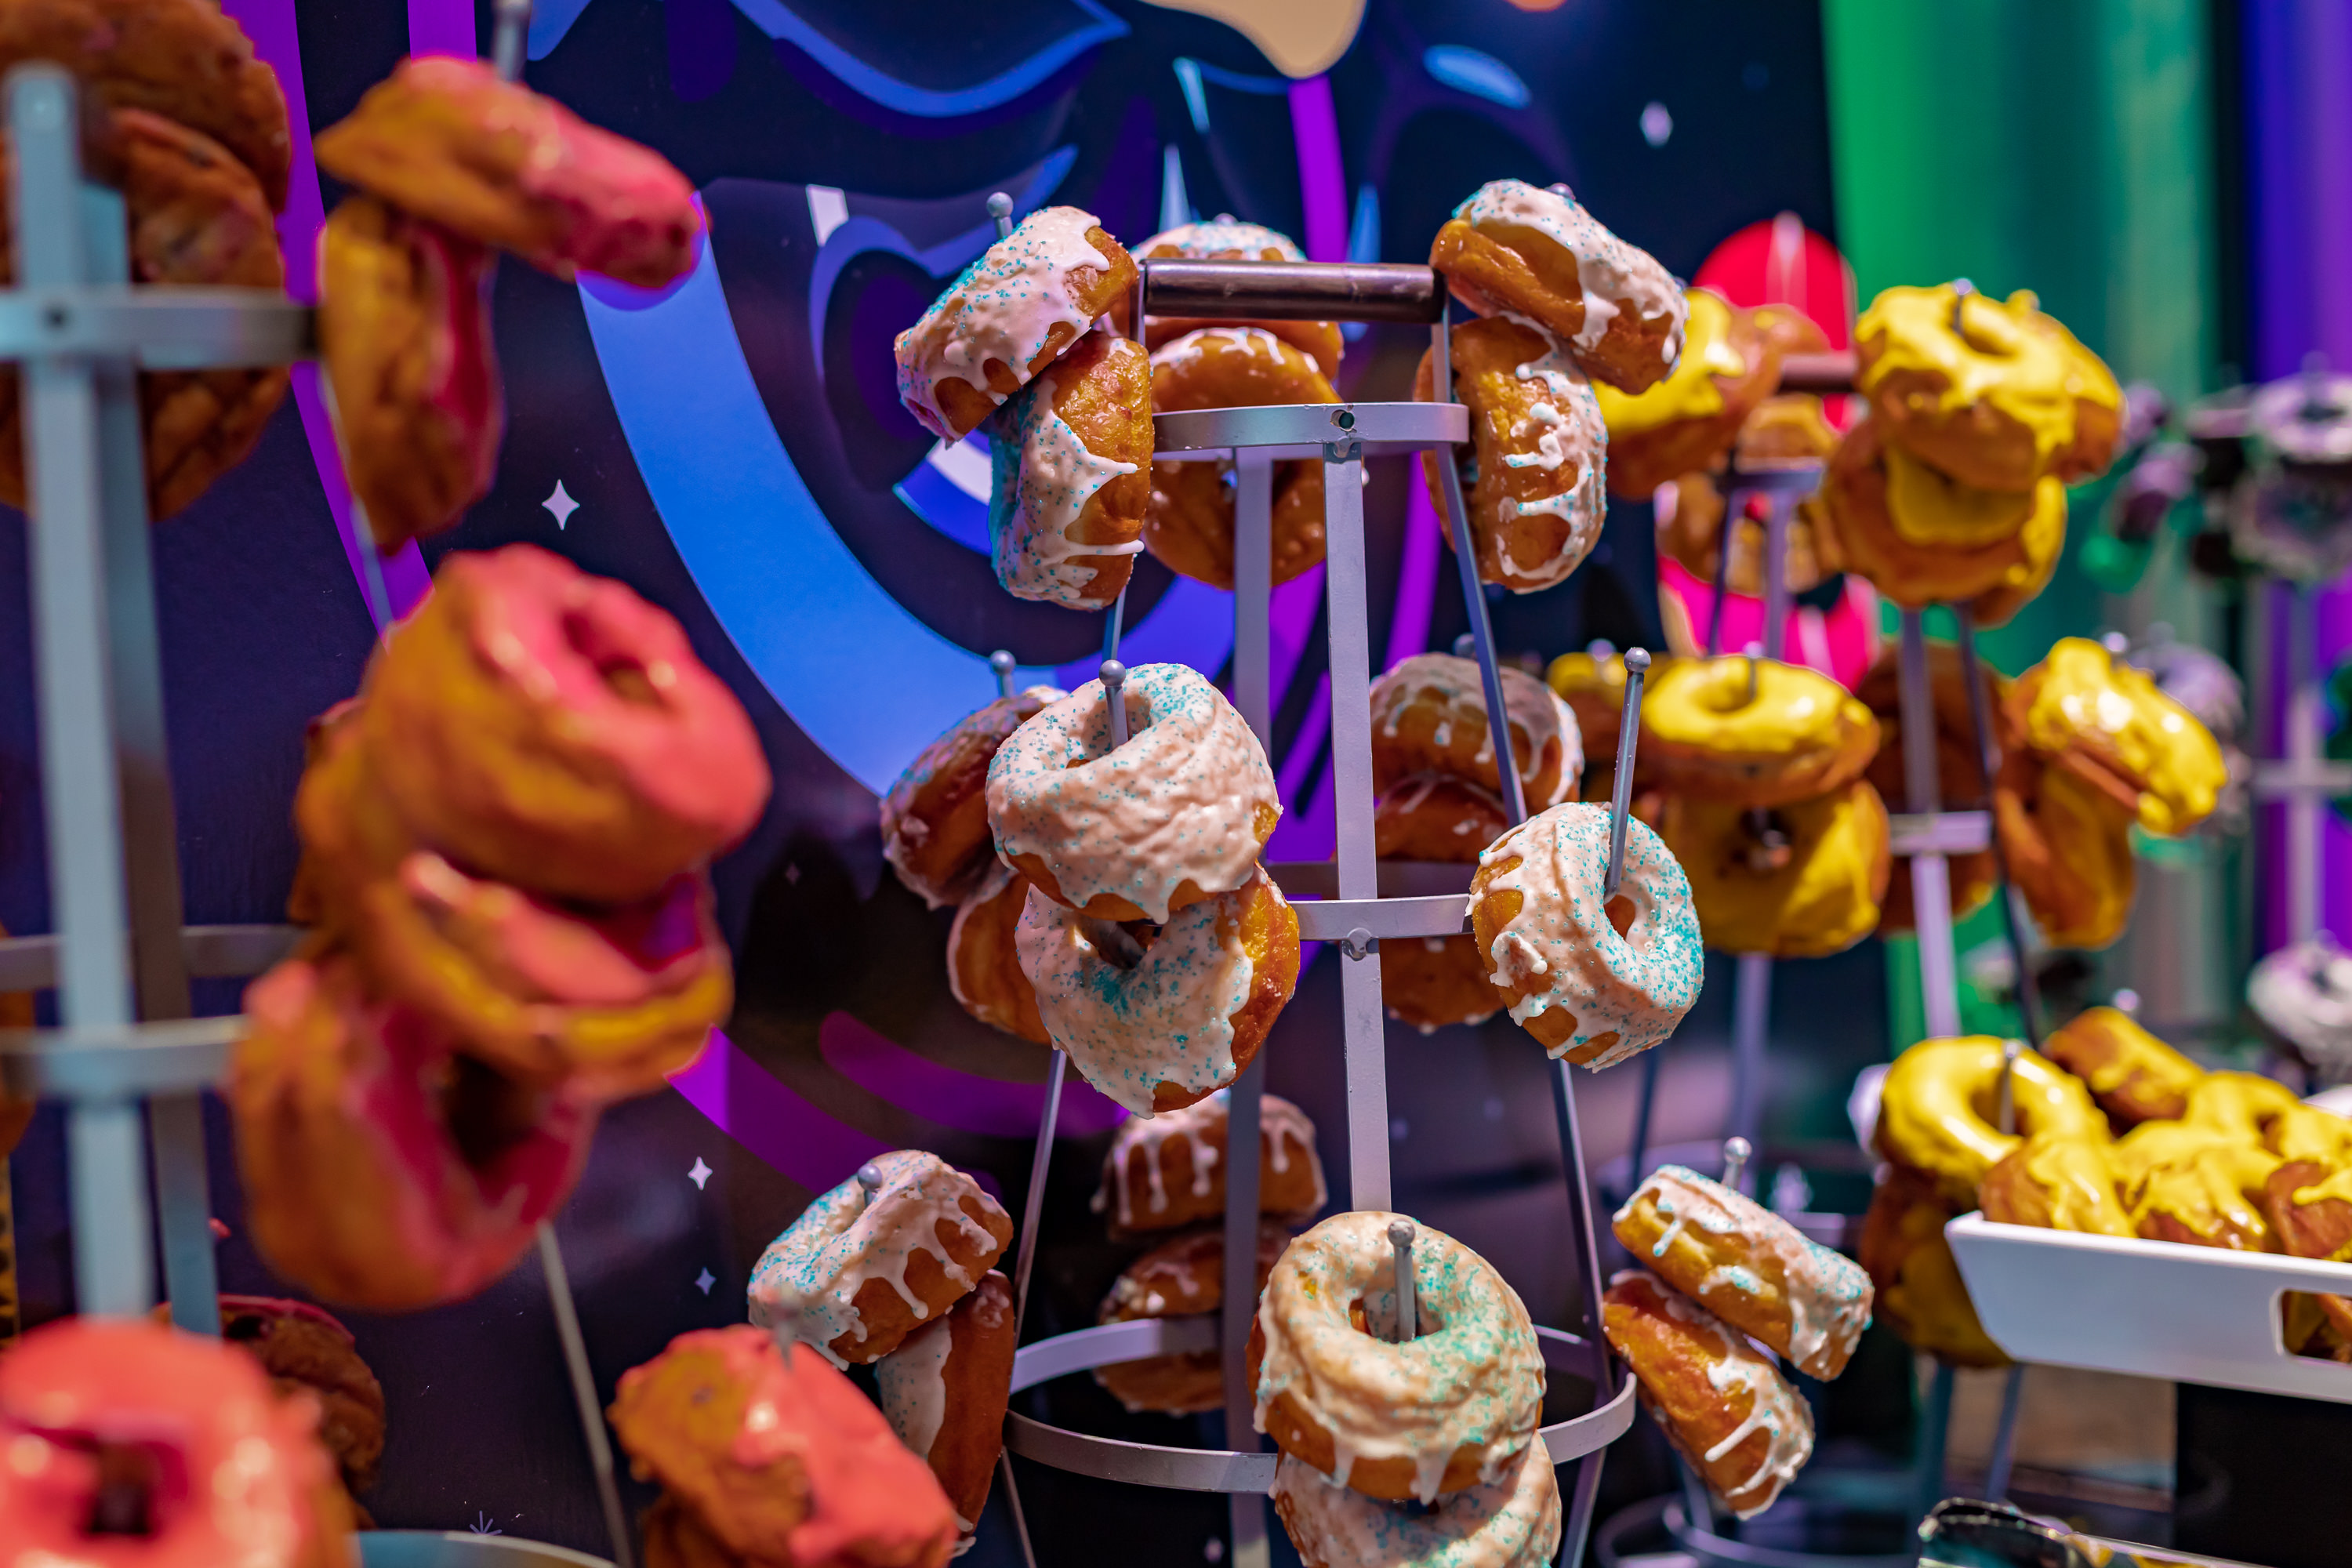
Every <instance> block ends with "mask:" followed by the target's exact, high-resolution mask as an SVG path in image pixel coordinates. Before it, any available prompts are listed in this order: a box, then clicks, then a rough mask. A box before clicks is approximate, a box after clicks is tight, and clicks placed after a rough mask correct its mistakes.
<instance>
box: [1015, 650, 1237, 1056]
mask: <svg viewBox="0 0 2352 1568" xmlns="http://www.w3.org/2000/svg"><path fill="white" fill-rule="evenodd" d="M1127 712H1128V742H1127V744H1125V745H1123V746H1121V747H1119V748H1118V750H1116V751H1113V750H1112V749H1111V744H1110V709H1109V705H1108V703H1107V702H1106V701H1105V700H1104V698H1103V685H1102V682H1101V681H1099V680H1089V681H1087V683H1086V684H1085V685H1084V686H1081V687H1079V688H1078V689H1076V691H1073V692H1072V693H1070V695H1069V696H1067V697H1066V698H1064V699H1063V700H1061V701H1059V702H1056V703H1055V704H1053V705H1052V706H1051V707H1049V708H1047V709H1045V711H1043V712H1041V713H1039V714H1037V715H1036V717H1034V718H1033V719H1031V720H1030V721H1028V722H1027V723H1025V724H1024V725H1022V726H1021V728H1020V729H1018V730H1016V731H1013V735H1012V737H1011V738H1010V739H1009V740H1007V741H1006V742H1004V744H1003V746H1001V747H999V748H998V749H997V752H996V756H995V758H994V759H993V760H992V762H991V763H989V767H988V821H989V826H990V827H991V828H992V829H993V830H994V832H995V835H996V852H997V854H998V855H999V856H1000V857H1002V858H1003V860H1004V863H1005V864H1006V865H1008V866H1011V867H1012V868H1013V869H1014V870H1016V871H1018V872H1020V873H1021V874H1022V875H1023V876H1024V877H1026V878H1028V879H1029V882H1030V885H1031V886H1032V887H1033V888H1034V889H1036V890H1038V891H1039V892H1042V893H1043V894H1045V897H1046V898H1048V899H1050V900H1053V901H1055V903H1060V904H1066V905H1068V906H1070V907H1071V908H1073V909H1076V910H1080V911H1082V912H1084V913H1086V914H1088V915H1093V916H1096V917H1097V918H1099V919H1103V920H1114V921H1133V920H1146V921H1153V922H1154V923H1162V922H1165V921H1167V920H1168V918H1169V916H1170V915H1171V914H1172V913H1173V912H1175V911H1176V910H1181V909H1182V908H1183V907H1184V906H1185V905H1187V904H1190V903H1193V902H1196V901H1198V900H1202V899H1205V898H1208V897H1211V896H1212V895H1213V894H1217V893H1228V892H1231V891H1233V890H1234V889H1236V888H1239V887H1240V886H1242V885H1243V884H1244V882H1247V881H1248V880H1249V879H1250V878H1251V877H1252V876H1253V875H1254V874H1255V870H1256V868H1257V855H1258V850H1259V849H1260V848H1261V847H1264V845H1265V841H1266V839H1267V838H1268V837H1270V836H1271V835H1272V834H1273V832H1274V825H1275V823H1276V820H1277V819H1279V818H1280V816H1281V815H1282V804H1281V802H1280V800H1279V799H1278V798H1277V797H1276V794H1275V787H1274V771H1273V770H1272V769H1271V768H1269V767H1267V766H1266V764H1265V749H1264V748H1263V747H1261V746H1260V745H1259V744H1258V742H1257V737H1256V736H1255V735H1254V734H1252V733H1251V732H1250V727H1249V725H1248V724H1246V723H1244V721H1243V720H1242V716H1241V715H1240V714H1239V713H1237V712H1235V711H1234V705H1233V704H1232V703H1230V702H1228V701H1226V700H1225V699H1224V695H1223V693H1222V692H1220V691H1219V690H1218V689H1216V688H1215V687H1213V686H1212V685H1210V684H1209V682H1208V680H1207V679H1206V678H1205V677H1203V676H1202V675H1201V674H1199V673H1198V672H1197V671H1194V670H1191V669H1187V668H1185V667H1184V666H1182V665H1181V664H1146V665H1140V666H1139V667H1137V668H1134V669H1131V670H1129V672H1128V676H1127ZM1030 978H1031V979H1032V980H1033V981H1034V979H1035V978H1036V976H1035V975H1034V974H1032V975H1031V976H1030ZM1204 1092H1205V1091H1204Z"/></svg>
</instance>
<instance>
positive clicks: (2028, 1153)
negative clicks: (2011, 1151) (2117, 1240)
mask: <svg viewBox="0 0 2352 1568" xmlns="http://www.w3.org/2000/svg"><path fill="white" fill-rule="evenodd" d="M2112 1147H2113V1146H2112V1145H2110V1144H2107V1143H2105V1142H2093V1141H2092V1140H2090V1139H2087V1138H2075V1137H2070V1136H2067V1135H2065V1134H2063V1133H2056V1132H2038V1133H2036V1134H2034V1135H2033V1136H2032V1137H2031V1138H2029V1139H2027V1140H2026V1141H2025V1173H2026V1174H2027V1175H2028V1176H2030V1177H2032V1179H2033V1182H2034V1184H2035V1185H2037V1186H2039V1187H2040V1188H2041V1189H2042V1193H2043V1194H2045V1196H2046V1197H2047V1199H2048V1202H2049V1205H2050V1228H2051V1229H2053V1230H2074V1231H2083V1232H2086V1233H2087V1234H2089V1235H2092V1236H2130V1235H2133V1234H2134V1232H2133V1229H2132V1222H2131V1215H2128V1214H2126V1213H2125V1212H2124V1205H2123V1199H2122V1198H2121V1197H2120V1196H2118V1195H2117V1194H2116V1168H2115V1162H2114V1160H2113V1158H2112V1157H2111V1153H2110V1151H2111V1149H2112Z"/></svg>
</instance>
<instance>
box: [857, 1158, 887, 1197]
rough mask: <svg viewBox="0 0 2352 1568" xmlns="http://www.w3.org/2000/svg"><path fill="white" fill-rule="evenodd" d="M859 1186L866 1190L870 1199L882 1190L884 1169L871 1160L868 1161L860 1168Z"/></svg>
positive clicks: (858, 1175)
mask: <svg viewBox="0 0 2352 1568" xmlns="http://www.w3.org/2000/svg"><path fill="white" fill-rule="evenodd" d="M857 1184H858V1185H859V1186H861V1187H864V1188H865V1189H866V1196H867V1197H869V1198H870V1197H872V1196H873V1195H874V1194H876V1193H877V1192H880V1191H881V1190H882V1167H881V1166H879V1165H877V1164H876V1163H874V1162H873V1161H871V1160H868V1161H867V1162H866V1163H864V1164H863V1165H860V1166H858V1167H857Z"/></svg>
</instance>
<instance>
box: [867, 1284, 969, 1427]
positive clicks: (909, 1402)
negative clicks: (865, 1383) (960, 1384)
mask: <svg viewBox="0 0 2352 1568" xmlns="http://www.w3.org/2000/svg"><path fill="white" fill-rule="evenodd" d="M954 1330H955V1325H954V1323H953V1322H952V1321H950V1320H949V1319H947V1318H941V1319H940V1321H938V1322H936V1323H933V1324H931V1325H929V1327H928V1328H921V1329H918V1330H916V1331H914V1332H913V1333H911V1334H908V1336H907V1337H906V1338H905V1339H904V1340H903V1341H901V1342H899V1345H898V1349H897V1350H895V1351H892V1352H890V1353H889V1354H888V1355H886V1356H884V1357H883V1358H882V1359H881V1360H880V1361H877V1362H876V1363H874V1382H875V1386H876V1388H877V1390H878V1391H879V1392H880V1394H881V1395H882V1415H883V1419H885V1420H887V1421H888V1422H889V1423H890V1430H891V1431H893V1432H896V1433H897V1434H898V1441H900V1442H901V1443H904V1444H906V1445H907V1447H908V1448H910V1449H912V1450H913V1451H914V1455H915V1458H919V1459H929V1458H930V1457H931V1445H932V1444H933V1443H936V1442H938V1441H939V1438H940V1426H941V1425H942V1424H944V1423H945V1422H946V1420H947V1418H948V1376H947V1373H948V1357H949V1355H950V1353H951V1352H953V1350H954V1348H955V1332H954Z"/></svg>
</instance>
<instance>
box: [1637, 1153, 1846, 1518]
mask: <svg viewBox="0 0 2352 1568" xmlns="http://www.w3.org/2000/svg"><path fill="white" fill-rule="evenodd" d="M1615 1229H1616V1232H1617V1239H1618V1240H1619V1241H1621V1242H1622V1243H1623V1244H1624V1245H1625V1247H1626V1249H1627V1250H1628V1251H1630V1252H1631V1253H1633V1257H1634V1258H1635V1260H1636V1261H1637V1262H1640V1263H1642V1264H1643V1265H1645V1266H1646V1267H1644V1268H1633V1269H1628V1270H1626V1271H1625V1272H1623V1273H1622V1274H1619V1275H1618V1276H1617V1277H1616V1278H1615V1279H1612V1280H1611V1281H1610V1282H1609V1290H1608V1293H1607V1295H1605V1296H1604V1297H1603V1298H1602V1300H1601V1322H1602V1327H1603V1329H1604V1330H1605V1331H1606V1332H1607V1333H1608V1336H1609V1342H1610V1343H1611V1344H1612V1345H1614V1346H1615V1347H1616V1348H1617V1352H1618V1354H1620V1355H1622V1356H1623V1357H1624V1358H1625V1364H1626V1365H1627V1366H1628V1367H1630V1368H1631V1369H1632V1370H1633V1375H1634V1376H1635V1377H1636V1378H1637V1379H1638V1380H1639V1381H1640V1384H1641V1389H1642V1402H1643V1404H1644V1405H1647V1406H1648V1407H1649V1409H1650V1413H1651V1415H1654V1416H1655V1417H1656V1418H1657V1421H1658V1425H1659V1426H1660V1427H1661V1428H1663V1429H1664V1432H1665V1434H1666V1436H1668V1437H1669V1438H1670V1439H1672V1441H1673V1442H1674V1445H1675V1447H1676V1448H1677V1449H1679V1450H1680V1451H1681V1453H1682V1455H1683V1457H1684V1458H1685V1459H1687V1460H1688V1461H1689V1462H1690V1467H1691V1468H1692V1470H1694V1471H1695V1472H1696V1473H1697V1474H1698V1476H1699V1477H1700V1478H1701V1479H1704V1480H1705V1481H1706V1486H1707V1489H1709V1490H1710V1491H1712V1492H1713V1493H1714V1494H1715V1496H1716V1497H1717V1499H1719V1500H1721V1501H1722V1503H1723V1505H1724V1506H1725V1507H1726V1508H1728V1509H1730V1510H1732V1511H1733V1512H1734V1513H1736V1514H1738V1516H1739V1517H1740V1518H1742V1519H1747V1518H1750V1517H1752V1516H1753V1515H1756V1514H1759V1513H1761V1512H1762V1511H1764V1510H1766V1509H1768V1508H1769V1507H1771V1506H1772V1501H1773V1500H1774V1499H1775V1498H1777V1497H1778V1496H1779V1495H1780V1489H1781V1488H1783V1487H1785V1486H1787V1485H1788V1484H1789V1482H1790V1479H1792V1478H1794V1477H1795V1475H1796V1473H1797V1472H1798V1471H1799V1470H1800V1469H1801V1468H1804V1464H1805V1461H1806V1460H1807V1459H1809V1458H1811V1457H1812V1452H1813V1421H1812V1413H1811V1408H1810V1407H1809V1406H1808V1405H1806V1403H1805V1400H1804V1396H1803V1395H1801V1394H1799V1393H1798V1392H1797V1390H1796V1388H1795V1387H1794V1386H1793V1385H1792V1384H1790V1382H1789V1380H1788V1378H1787V1376H1786V1375H1784V1373H1782V1371H1781V1369H1780V1367H1779V1366H1777V1365H1775V1364H1774V1363H1773V1359H1772V1358H1773V1356H1775V1355H1777V1356H1779V1357H1780V1359H1781V1360H1782V1361H1784V1362H1786V1363H1789V1364H1790V1365H1792V1366H1794V1367H1796V1368H1797V1369H1798V1370H1799V1371H1801V1372H1802V1373H1805V1375H1806V1376H1808V1377H1812V1378H1818V1379H1820V1380H1822V1381H1823V1382H1827V1381H1829V1380H1831V1379H1832V1378H1834V1377H1836V1376H1837V1375H1838V1374H1839V1373H1842V1372H1843V1371H1844V1370H1845V1365H1846V1362H1847V1361H1848V1359H1849V1358H1851V1357H1852V1356H1853V1347H1854V1345H1855V1344H1856V1343H1857V1342H1859V1341H1860V1340H1861V1338H1862V1331H1863V1330H1864V1329H1865V1328H1867V1327H1868V1326H1869V1324H1870V1312H1871V1301H1872V1294H1873V1293H1872V1289H1871V1282H1870V1278H1869V1276H1868V1275H1866V1274H1865V1273H1864V1271H1863V1269H1862V1268H1861V1267H1860V1266H1858V1265H1857V1264H1855V1263H1853V1261H1851V1260H1850V1259H1847V1258H1842V1257H1840V1256H1839V1255H1838V1254H1836V1253H1834V1252H1832V1251H1831V1250H1830V1249H1829V1248H1828V1247H1822V1246H1819V1245H1818V1244H1816V1243H1814V1242H1811V1241H1809V1240H1807V1239H1806V1238H1805V1237H1803V1236H1802V1235H1801V1234H1800V1233H1799V1232H1798V1230H1797V1228H1796V1227H1795V1226H1792V1225H1790V1223H1789V1222H1788V1221H1787V1220H1785V1219H1783V1218H1781V1217H1780V1215H1776V1214H1774V1213H1772V1212H1771V1211H1770V1210H1769V1209H1767V1208H1764V1207H1763V1206H1762V1205H1759V1204H1757V1203H1756V1202H1755V1201H1754V1200H1752V1199H1750V1198H1748V1196H1747V1195H1746V1194H1742V1193H1739V1192H1738V1191H1736V1190H1734V1189H1733V1188H1731V1187H1729V1186H1727V1185H1725V1184H1723V1183H1718V1182H1712V1181H1709V1180H1707V1178H1706V1177H1705V1176H1702V1175H1700V1174H1698V1173H1696V1172H1695V1171H1690V1170H1685V1168H1684V1167H1682V1166H1680V1165H1662V1166H1660V1167H1659V1168H1658V1169H1657V1170H1655V1171H1653V1172H1652V1173H1650V1175H1649V1177H1648V1178H1647V1179H1646V1180H1645V1181H1643V1184H1641V1186H1640V1187H1638V1188H1636V1189H1635V1190H1634V1193H1633V1196H1632V1197H1631V1198H1629V1199H1627V1200H1626V1203H1625V1206H1624V1207H1623V1208H1621V1209H1619V1210H1618V1211H1617V1215H1616V1220H1615ZM1767 1352H1769V1353H1767Z"/></svg>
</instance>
